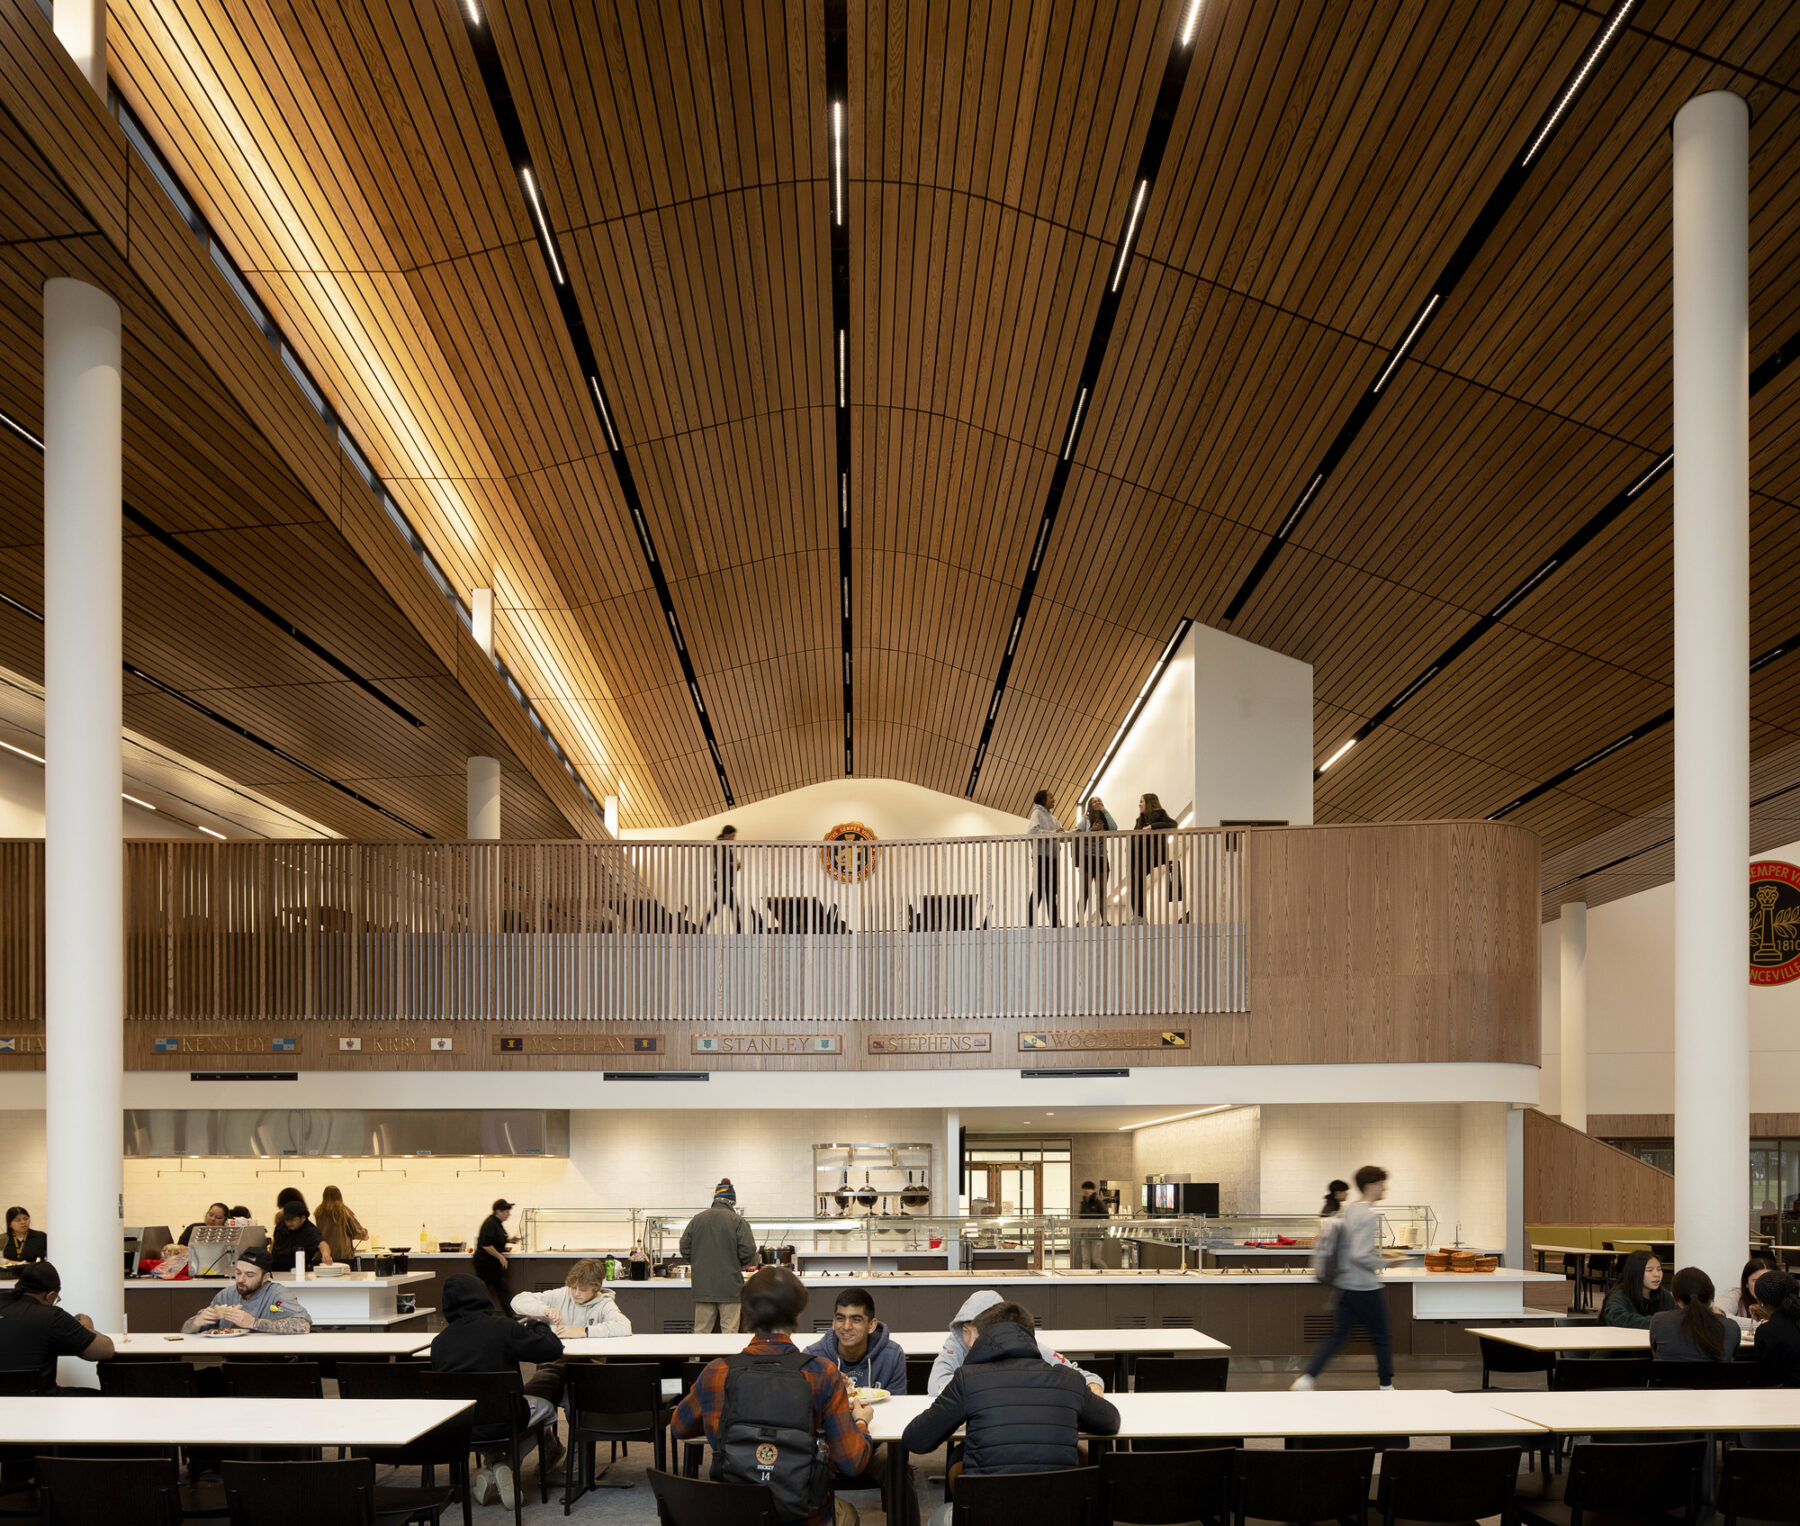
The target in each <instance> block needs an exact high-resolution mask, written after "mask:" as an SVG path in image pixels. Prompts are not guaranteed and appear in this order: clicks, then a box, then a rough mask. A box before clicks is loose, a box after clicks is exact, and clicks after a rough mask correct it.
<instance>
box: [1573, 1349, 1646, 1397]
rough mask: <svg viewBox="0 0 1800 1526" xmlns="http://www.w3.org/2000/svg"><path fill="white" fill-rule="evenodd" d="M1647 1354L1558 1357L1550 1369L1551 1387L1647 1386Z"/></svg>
mask: <svg viewBox="0 0 1800 1526" xmlns="http://www.w3.org/2000/svg"><path fill="white" fill-rule="evenodd" d="M1653 1365H1654V1363H1652V1362H1651V1360H1650V1357H1649V1355H1648V1354H1647V1353H1646V1354H1645V1355H1643V1356H1584V1357H1577V1358H1575V1359H1574V1360H1571V1359H1570V1358H1568V1357H1566V1356H1558V1357H1557V1359H1556V1365H1555V1366H1554V1367H1552V1368H1551V1369H1550V1386H1551V1387H1552V1388H1557V1389H1564V1390H1580V1391H1582V1392H1590V1391H1592V1390H1594V1389H1599V1388H1648V1387H1649V1386H1650V1369H1651V1367H1652V1366H1653Z"/></svg>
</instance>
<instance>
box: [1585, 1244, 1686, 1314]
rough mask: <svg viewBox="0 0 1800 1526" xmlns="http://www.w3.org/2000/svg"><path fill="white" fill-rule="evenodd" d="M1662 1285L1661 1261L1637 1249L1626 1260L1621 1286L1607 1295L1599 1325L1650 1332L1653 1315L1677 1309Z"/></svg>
mask: <svg viewBox="0 0 1800 1526" xmlns="http://www.w3.org/2000/svg"><path fill="white" fill-rule="evenodd" d="M1662 1284H1663V1267H1662V1262H1660V1261H1658V1260H1657V1259H1656V1257H1655V1256H1653V1255H1651V1254H1650V1252H1649V1251H1647V1250H1634V1251H1633V1252H1632V1253H1631V1254H1630V1255H1629V1256H1627V1257H1626V1258H1625V1266H1624V1269H1623V1270H1622V1271H1621V1272H1620V1273H1619V1285H1618V1286H1617V1287H1616V1288H1614V1289H1613V1290H1612V1291H1611V1292H1610V1293H1608V1294H1607V1295H1606V1302H1605V1304H1603V1305H1602V1306H1601V1309H1600V1323H1601V1324H1603V1325H1618V1326H1620V1327H1622V1328H1624V1329H1627V1330H1648V1329H1649V1328H1650V1320H1651V1317H1652V1316H1653V1315H1657V1314H1661V1313H1662V1312H1663V1311H1664V1310H1665V1309H1673V1308H1674V1307H1675V1300H1674V1299H1673V1298H1672V1297H1670V1295H1669V1290H1668V1289H1667V1288H1665V1287H1664V1286H1663V1285H1662Z"/></svg>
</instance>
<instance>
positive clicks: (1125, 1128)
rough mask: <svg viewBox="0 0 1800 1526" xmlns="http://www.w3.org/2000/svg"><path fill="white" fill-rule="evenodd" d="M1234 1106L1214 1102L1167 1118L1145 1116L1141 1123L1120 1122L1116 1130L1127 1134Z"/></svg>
mask: <svg viewBox="0 0 1800 1526" xmlns="http://www.w3.org/2000/svg"><path fill="white" fill-rule="evenodd" d="M1236 1106H1237V1103H1235V1102H1215V1103H1214V1104H1213V1105H1212V1106H1211V1107H1197V1108H1195V1109H1194V1110H1193V1111H1192V1112H1191V1113H1170V1114H1169V1116H1168V1117H1167V1118H1146V1119H1145V1120H1144V1121H1143V1122H1142V1123H1121V1124H1120V1125H1119V1128H1118V1132H1119V1133H1121V1134H1129V1133H1130V1132H1131V1131H1132V1130H1133V1129H1149V1128H1154V1127H1155V1126H1156V1125H1157V1124H1159V1123H1179V1122H1180V1121H1181V1120H1182V1119H1183V1118H1199V1117H1201V1116H1203V1115H1204V1114H1206V1113H1223V1112H1227V1111H1228V1110H1230V1109H1231V1108H1234V1107H1236Z"/></svg>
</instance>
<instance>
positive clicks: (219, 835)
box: [194, 821, 226, 842]
mask: <svg viewBox="0 0 1800 1526" xmlns="http://www.w3.org/2000/svg"><path fill="white" fill-rule="evenodd" d="M194 825H195V826H196V827H199V828H200V830H201V831H202V832H204V833H205V834H206V835H207V836H208V837H216V838H218V839H219V841H220V842H224V841H225V840H226V839H225V834H224V833H223V832H215V831H213V829H212V828H211V827H202V826H200V823H199V822H197V821H196V822H195V823H194Z"/></svg>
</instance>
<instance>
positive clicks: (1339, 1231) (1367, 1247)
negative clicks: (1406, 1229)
mask: <svg viewBox="0 0 1800 1526" xmlns="http://www.w3.org/2000/svg"><path fill="white" fill-rule="evenodd" d="M1356 1191H1357V1194H1358V1195H1357V1197H1355V1198H1354V1199H1353V1200H1352V1201H1350V1202H1348V1203H1346V1204H1344V1206H1343V1208H1342V1209H1341V1210H1339V1212H1338V1214H1337V1216H1336V1217H1335V1218H1331V1219H1327V1220H1326V1221H1325V1223H1324V1224H1323V1225H1322V1226H1321V1227H1320V1230H1319V1238H1318V1242H1317V1245H1316V1247H1315V1250H1314V1266H1315V1268H1316V1269H1317V1270H1318V1273H1319V1275H1320V1276H1321V1277H1326V1276H1329V1278H1330V1281H1331V1288H1332V1295H1331V1296H1332V1303H1333V1305H1334V1307H1335V1309H1336V1313H1337V1319H1336V1321H1335V1323H1333V1325H1332V1327H1331V1334H1329V1335H1328V1336H1326V1337H1325V1339H1324V1340H1322V1341H1320V1342H1319V1347H1318V1350H1316V1351H1315V1352H1313V1358H1312V1360H1311V1361H1310V1362H1308V1363H1307V1364H1306V1371H1305V1372H1303V1373H1301V1374H1300V1376H1299V1377H1297V1378H1295V1379H1294V1382H1293V1387H1294V1388H1296V1389H1308V1388H1311V1387H1312V1386H1313V1384H1314V1382H1315V1380H1316V1379H1317V1378H1318V1376H1319V1374H1320V1373H1321V1372H1323V1371H1324V1370H1325V1364H1326V1363H1327V1362H1329V1361H1330V1360H1331V1359H1332V1357H1333V1356H1335V1355H1336V1354H1337V1349H1338V1347H1340V1346H1341V1345H1343V1344H1344V1342H1345V1341H1347V1340H1349V1339H1350V1331H1351V1329H1352V1328H1353V1327H1355V1326H1357V1325H1361V1326H1362V1327H1363V1329H1364V1330H1365V1331H1367V1332H1368V1336H1369V1342H1370V1344H1371V1345H1373V1346H1374V1347H1375V1367H1376V1371H1377V1372H1378V1373H1379V1375H1380V1377H1381V1386H1382V1388H1383V1389H1392V1388H1393V1386H1394V1341H1393V1337H1392V1336H1391V1335H1390V1334H1389V1333H1388V1319H1387V1295H1386V1294H1385V1293H1383V1292H1382V1290H1381V1272H1382V1263H1383V1260H1384V1258H1383V1256H1382V1254H1381V1220H1380V1219H1378V1218H1377V1217H1376V1216H1375V1205H1376V1204H1377V1203H1379V1202H1380V1201H1381V1200H1382V1199H1383V1198H1384V1197H1386V1196H1387V1172H1385V1171H1383V1170H1382V1169H1381V1167H1380V1166H1364V1167H1363V1168H1362V1169H1361V1170H1360V1171H1358V1172H1357V1173H1356Z"/></svg>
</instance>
